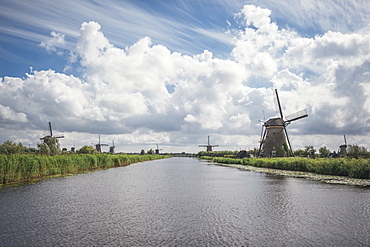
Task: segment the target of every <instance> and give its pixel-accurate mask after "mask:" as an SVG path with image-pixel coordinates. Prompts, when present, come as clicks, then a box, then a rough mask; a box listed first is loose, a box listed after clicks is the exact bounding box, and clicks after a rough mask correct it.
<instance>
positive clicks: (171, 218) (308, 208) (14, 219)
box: [0, 158, 370, 246]
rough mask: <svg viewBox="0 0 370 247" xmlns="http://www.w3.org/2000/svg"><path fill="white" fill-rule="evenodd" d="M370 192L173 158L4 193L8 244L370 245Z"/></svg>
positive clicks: (3, 240) (3, 228) (2, 226)
mask: <svg viewBox="0 0 370 247" xmlns="http://www.w3.org/2000/svg"><path fill="white" fill-rule="evenodd" d="M369 229H370V189H368V188H358V187H351V186H344V185H329V184H324V183H321V182H316V181H310V180H305V179H297V178H286V177H281V176H274V175H267V174H263V173H255V172H249V171H240V170H238V169H235V168H228V167H220V166H216V165H212V164H210V163H207V162H206V161H199V160H197V159H190V158H171V159H164V160H156V161H149V162H143V163H137V164H132V165H130V166H127V167H119V168H112V169H109V170H103V171H97V172H94V173H85V174H80V175H76V176H71V177H65V178H54V179H48V180H44V181H41V182H38V183H36V184H33V185H24V186H20V187H14V188H3V189H0V246H369V245H370V236H369V235H370V230H369Z"/></svg>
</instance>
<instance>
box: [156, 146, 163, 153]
mask: <svg viewBox="0 0 370 247" xmlns="http://www.w3.org/2000/svg"><path fill="white" fill-rule="evenodd" d="M160 150H163V149H159V147H158V144H157V149H156V150H155V154H159V151H160Z"/></svg>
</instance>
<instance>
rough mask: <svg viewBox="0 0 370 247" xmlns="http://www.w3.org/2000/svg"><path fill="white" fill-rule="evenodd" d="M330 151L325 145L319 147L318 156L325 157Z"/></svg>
mask: <svg viewBox="0 0 370 247" xmlns="http://www.w3.org/2000/svg"><path fill="white" fill-rule="evenodd" d="M330 153H331V152H330V150H329V149H328V148H327V147H326V146H323V147H321V148H319V155H320V158H326V157H328V156H329V155H330Z"/></svg>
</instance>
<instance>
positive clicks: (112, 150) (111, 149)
mask: <svg viewBox="0 0 370 247" xmlns="http://www.w3.org/2000/svg"><path fill="white" fill-rule="evenodd" d="M115 147H116V146H114V141H112V146H110V147H109V152H110V153H112V154H114V148H115Z"/></svg>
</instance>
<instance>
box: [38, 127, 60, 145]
mask: <svg viewBox="0 0 370 247" xmlns="http://www.w3.org/2000/svg"><path fill="white" fill-rule="evenodd" d="M49 131H50V135H48V136H44V137H42V138H40V140H43V141H44V143H46V144H48V143H49V140H50V138H52V137H55V138H58V139H59V138H64V136H53V130H52V129H51V122H49Z"/></svg>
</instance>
